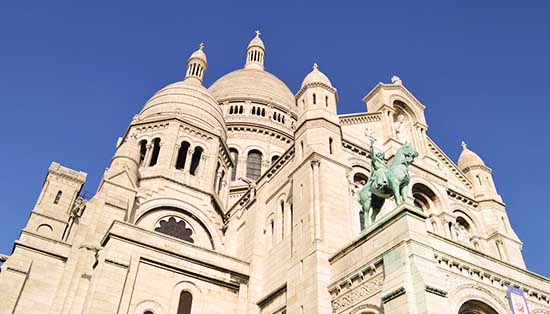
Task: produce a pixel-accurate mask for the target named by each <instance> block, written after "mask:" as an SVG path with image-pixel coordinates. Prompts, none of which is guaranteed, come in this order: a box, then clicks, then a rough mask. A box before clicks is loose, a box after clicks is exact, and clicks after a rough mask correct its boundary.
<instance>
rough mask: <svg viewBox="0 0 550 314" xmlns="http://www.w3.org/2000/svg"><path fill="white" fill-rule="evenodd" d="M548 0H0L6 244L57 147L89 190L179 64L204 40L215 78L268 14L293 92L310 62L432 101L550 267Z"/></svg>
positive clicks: (357, 93) (233, 62) (344, 98)
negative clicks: (400, 85) (397, 83)
mask: <svg viewBox="0 0 550 314" xmlns="http://www.w3.org/2000/svg"><path fill="white" fill-rule="evenodd" d="M549 5H550V2H548V1H331V2H323V1H311V2H304V1H292V2H289V3H284V2H283V1H249V2H244V1H239V2H237V1H220V2H217V3H214V2H209V1H177V2H160V1H78V2H77V1H3V2H2V4H0V117H1V119H2V122H1V123H0V134H3V139H2V142H1V149H0V151H1V152H2V154H0V165H1V172H0V173H1V174H2V176H1V180H0V214H1V217H2V219H1V222H0V252H2V253H9V252H10V251H11V247H12V244H13V241H14V240H15V239H16V238H17V237H18V236H19V231H20V229H21V228H22V227H24V225H25V223H26V220H27V218H28V215H29V212H30V210H31V209H32V207H33V205H34V203H35V201H36V198H37V197H38V194H39V192H40V188H41V186H42V183H43V180H44V176H45V174H46V170H47V167H48V165H49V164H50V162H51V161H52V160H54V161H57V162H60V163H61V164H63V165H66V166H68V167H71V168H74V169H77V170H81V171H84V172H87V173H88V174H89V175H88V182H87V183H86V186H85V188H84V189H85V190H86V191H88V192H89V194H90V195H91V194H93V193H94V192H95V190H96V188H97V184H98V181H99V179H100V176H101V174H102V172H103V170H104V169H105V167H107V166H108V164H109V162H110V158H111V157H112V154H113V152H114V146H115V143H116V140H117V137H118V136H121V135H122V134H123V132H124V130H125V129H126V127H127V125H128V123H129V122H130V120H131V118H132V116H133V115H134V114H136V113H137V112H138V111H139V109H140V108H141V106H142V105H143V103H144V102H145V101H146V100H147V99H148V97H150V96H151V95H152V94H153V93H154V92H155V91H156V90H158V89H160V88H161V87H163V86H164V85H166V84H168V83H170V82H173V81H177V80H180V79H182V78H183V76H184V72H185V61H186V59H187V57H188V55H189V54H190V53H191V52H192V51H193V50H195V49H196V47H197V46H198V44H199V43H200V42H201V41H204V42H205V43H206V53H207V55H208V61H209V68H208V71H207V72H206V84H207V85H209V84H211V83H212V82H213V81H214V80H215V79H216V78H218V77H220V76H221V75H223V74H224V73H227V72H229V71H232V70H234V69H236V68H240V67H241V66H242V65H243V63H244V49H245V47H246V44H247V43H248V41H249V40H250V39H251V38H252V36H253V34H254V30H256V29H260V30H261V31H262V34H263V36H262V37H263V39H264V41H265V43H266V46H267V56H266V66H267V69H268V70H269V71H271V72H272V73H274V74H276V75H277V76H279V77H280V78H281V79H282V80H284V81H285V82H286V83H287V84H288V85H289V86H290V88H291V89H292V90H293V91H294V92H296V91H297V89H298V87H299V84H300V82H301V81H302V79H303V77H304V76H305V75H306V74H307V73H308V72H309V71H310V69H311V65H312V63H313V62H318V63H319V65H320V68H321V70H322V71H323V72H325V73H326V74H327V75H328V76H329V77H330V79H331V80H332V82H333V84H334V85H335V86H336V87H337V88H338V91H339V96H340V103H339V111H340V112H341V113H349V112H357V111H364V110H365V107H364V104H363V103H362V102H361V99H362V97H363V96H365V95H366V94H367V92H368V91H369V90H370V89H371V88H372V87H374V86H375V84H376V83H378V82H379V81H384V82H389V81H390V77H391V76H392V75H393V74H397V75H399V76H400V77H401V78H402V79H403V81H404V84H405V85H406V86H407V87H408V88H409V89H410V90H411V91H412V92H413V93H414V94H415V95H416V96H417V97H418V98H419V99H420V100H421V101H422V102H423V103H424V104H425V105H426V107H427V109H426V117H427V119H428V124H429V130H428V133H429V135H430V136H431V137H432V138H433V139H435V140H436V142H437V143H438V144H439V146H441V147H442V148H443V149H444V150H445V151H446V152H447V153H448V155H449V156H451V158H453V159H454V160H455V161H456V159H457V158H458V155H459V153H460V149H461V148H460V141H461V140H465V141H466V142H467V143H468V144H469V147H470V148H471V149H472V150H474V151H475V152H477V153H478V154H479V155H480V156H481V157H482V158H483V159H484V160H485V162H486V163H487V164H488V165H489V166H490V167H491V168H492V169H493V173H494V178H495V181H496V185H497V188H498V189H499V192H500V194H501V195H502V196H503V198H504V200H505V202H506V203H507V207H508V213H509V216H510V218H511V221H512V225H513V227H514V228H515V230H516V232H517V234H518V235H519V237H520V238H521V240H523V241H524V251H523V252H524V255H525V259H526V262H527V265H528V267H529V269H531V270H533V271H536V272H539V273H541V274H543V275H546V276H550V264H549V263H548V261H547V260H548V257H549V254H550V244H549V242H550V241H548V239H549V237H550V228H548V225H549V221H550V202H548V200H547V198H546V197H547V196H548V195H550V193H549V190H550V180H549V179H547V178H548V177H549V176H550V168H549V167H548V155H549V153H550V141H549V138H548V134H549V131H548V127H549V121H548V118H549V113H550V109H549V108H548V107H549V106H550V103H549V100H548V81H549V73H550V61H549V56H550V41H549V38H550V19H549V18H548V16H549V15H550V10H549Z"/></svg>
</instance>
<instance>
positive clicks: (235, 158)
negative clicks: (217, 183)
mask: <svg viewBox="0 0 550 314" xmlns="http://www.w3.org/2000/svg"><path fill="white" fill-rule="evenodd" d="M229 156H231V160H233V162H234V163H235V166H234V167H233V168H232V169H231V181H235V180H237V165H238V162H239V151H237V150H236V149H235V148H230V149H229Z"/></svg>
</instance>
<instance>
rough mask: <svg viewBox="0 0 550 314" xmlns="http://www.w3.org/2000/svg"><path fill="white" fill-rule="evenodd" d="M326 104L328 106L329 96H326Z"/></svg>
mask: <svg viewBox="0 0 550 314" xmlns="http://www.w3.org/2000/svg"><path fill="white" fill-rule="evenodd" d="M325 105H326V106H327V107H328V96H325Z"/></svg>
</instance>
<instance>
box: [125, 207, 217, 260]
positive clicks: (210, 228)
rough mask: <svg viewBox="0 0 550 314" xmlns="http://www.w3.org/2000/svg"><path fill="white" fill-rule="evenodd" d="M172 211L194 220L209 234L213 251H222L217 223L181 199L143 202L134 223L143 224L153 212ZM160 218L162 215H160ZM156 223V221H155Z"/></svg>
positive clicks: (150, 224)
mask: <svg viewBox="0 0 550 314" xmlns="http://www.w3.org/2000/svg"><path fill="white" fill-rule="evenodd" d="M163 209H164V210H167V209H168V210H172V211H174V212H179V213H183V214H184V215H186V216H188V217H190V219H193V220H194V221H195V222H196V223H197V224H198V225H200V226H201V228H203V229H204V230H205V232H206V233H207V234H208V236H209V238H210V244H211V246H212V249H214V250H216V249H221V248H222V247H223V241H222V237H221V234H220V233H219V231H218V229H217V228H215V227H214V226H215V225H216V222H214V221H212V220H211V219H210V218H209V217H208V216H207V214H206V213H204V212H203V211H201V210H200V209H198V208H197V207H195V206H194V205H192V204H190V203H187V202H185V201H183V200H181V199H177V198H161V199H153V200H147V201H145V202H143V203H142V204H141V206H140V208H139V211H138V213H137V215H136V219H135V220H134V223H135V224H136V225H139V224H142V223H143V220H144V218H145V217H147V216H148V215H150V214H151V213H153V212H158V211H159V210H163ZM158 216H159V217H160V216H162V215H158ZM155 222H156V220H155ZM152 225H153V223H152V221H150V222H149V224H148V227H149V229H151V230H152V228H153V226H152Z"/></svg>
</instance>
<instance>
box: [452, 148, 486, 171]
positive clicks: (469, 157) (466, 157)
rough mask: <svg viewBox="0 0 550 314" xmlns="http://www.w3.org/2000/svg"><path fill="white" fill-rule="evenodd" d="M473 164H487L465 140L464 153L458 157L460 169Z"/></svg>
mask: <svg viewBox="0 0 550 314" xmlns="http://www.w3.org/2000/svg"><path fill="white" fill-rule="evenodd" d="M473 166H485V162H483V159H481V157H479V156H478V155H477V154H476V153H474V152H473V151H471V150H469V149H468V147H467V146H466V144H465V143H464V142H463V143H462V153H461V154H460V157H459V158H458V167H459V168H460V170H463V171H464V169H467V168H469V167H473Z"/></svg>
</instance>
